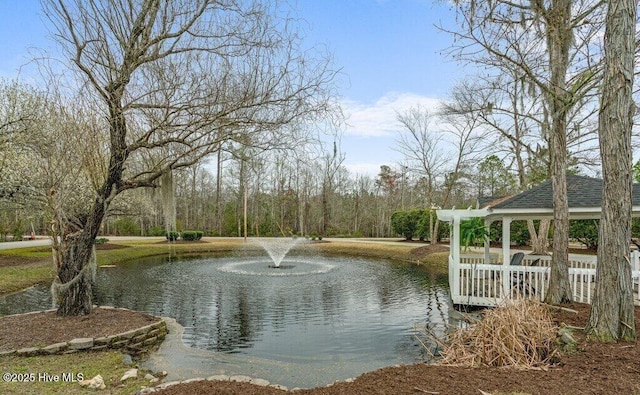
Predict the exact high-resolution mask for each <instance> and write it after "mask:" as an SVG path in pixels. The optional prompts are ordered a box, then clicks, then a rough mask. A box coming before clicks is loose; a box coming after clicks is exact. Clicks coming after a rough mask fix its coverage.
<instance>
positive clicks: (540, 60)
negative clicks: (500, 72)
mask: <svg viewBox="0 0 640 395" xmlns="http://www.w3.org/2000/svg"><path fill="white" fill-rule="evenodd" d="M456 5H457V9H458V11H459V12H458V15H459V17H460V18H461V29H460V30H458V31H451V33H452V34H453V35H454V37H455V38H456V40H457V43H458V44H456V45H455V46H454V48H452V51H451V53H452V55H453V56H455V57H457V58H459V59H467V60H471V61H473V62H477V63H481V64H483V65H485V66H489V67H493V66H494V65H501V66H502V67H506V68H509V69H513V70H518V73H519V74H521V75H522V78H525V79H526V81H528V82H529V83H531V84H534V85H535V86H536V87H537V89H539V91H540V92H541V95H542V96H543V97H544V99H545V102H546V108H547V109H548V112H549V119H550V127H549V143H550V159H551V160H550V162H551V179H552V185H553V189H554V230H555V231H554V237H553V255H554V260H553V265H552V267H551V281H550V285H549V288H548V292H547V294H546V301H547V302H551V303H564V302H568V301H570V300H571V291H570V285H569V274H568V253H567V251H568V229H569V219H568V203H567V189H566V188H567V187H566V167H567V163H568V162H567V119H568V114H569V111H570V110H571V108H572V107H573V106H574V105H575V104H576V103H577V102H578V101H579V100H580V99H581V98H582V97H584V96H585V95H586V94H587V93H588V92H590V91H591V90H593V89H594V88H595V87H596V86H597V84H598V82H599V80H598V77H599V75H600V73H599V68H598V67H599V63H598V61H599V56H597V55H598V54H597V53H594V52H593V48H592V43H593V42H594V41H596V42H597V40H594V37H596V35H597V33H598V31H599V27H600V24H599V23H598V22H599V20H598V14H599V13H601V12H602V8H603V7H602V5H603V2H601V1H595V2H580V3H579V4H576V3H575V2H572V1H570V0H553V1H550V2H543V1H532V2H529V1H515V2H513V1H502V0H496V1H488V2H479V1H470V2H462V1H461V2H457V3H456Z"/></svg>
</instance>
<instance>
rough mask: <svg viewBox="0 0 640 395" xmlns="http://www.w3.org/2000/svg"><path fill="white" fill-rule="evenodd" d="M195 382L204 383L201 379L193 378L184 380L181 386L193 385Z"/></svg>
mask: <svg viewBox="0 0 640 395" xmlns="http://www.w3.org/2000/svg"><path fill="white" fill-rule="evenodd" d="M196 381H204V378H203V377H194V378H192V379H188V380H184V381H183V382H182V384H189V383H195V382H196Z"/></svg>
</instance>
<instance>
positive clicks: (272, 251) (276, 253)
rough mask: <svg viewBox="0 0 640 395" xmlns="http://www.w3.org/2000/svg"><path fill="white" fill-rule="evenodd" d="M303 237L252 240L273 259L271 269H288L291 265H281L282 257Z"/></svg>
mask: <svg viewBox="0 0 640 395" xmlns="http://www.w3.org/2000/svg"><path fill="white" fill-rule="evenodd" d="M303 240H304V239H298V238H264V237H262V238H257V239H253V240H252V241H253V242H254V243H255V244H258V245H259V246H260V247H262V248H263V249H264V250H265V251H266V252H267V254H269V257H270V258H271V260H272V261H273V265H269V267H270V268H272V269H281V268H282V269H290V268H291V265H285V266H281V263H282V261H283V260H284V257H285V256H286V255H287V253H288V252H289V250H291V249H292V248H293V247H294V246H295V245H296V244H299V243H300V242H301V241H303Z"/></svg>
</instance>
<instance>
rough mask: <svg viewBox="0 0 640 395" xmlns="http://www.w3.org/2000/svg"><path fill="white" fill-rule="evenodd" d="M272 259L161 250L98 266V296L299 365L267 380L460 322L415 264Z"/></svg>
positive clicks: (347, 365) (390, 360)
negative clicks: (275, 264)
mask: <svg viewBox="0 0 640 395" xmlns="http://www.w3.org/2000/svg"><path fill="white" fill-rule="evenodd" d="M268 263H269V262H268V261H267V260H264V259H261V258H239V257H223V258H220V257H217V258H191V259H176V258H173V259H171V258H165V257H160V258H158V257H155V258H148V259H143V260H140V261H137V262H135V263H130V264H122V265H118V266H117V267H115V268H101V269H99V271H98V275H97V284H96V286H95V288H94V293H95V303H96V304H98V305H111V306H116V307H126V308H129V309H132V310H138V311H144V312H147V313H150V314H154V315H158V316H169V317H172V318H175V319H176V320H177V322H178V323H180V324H181V325H182V326H183V327H184V335H183V338H182V340H183V342H184V343H185V344H187V345H188V346H190V347H191V348H194V349H199V350H208V351H213V352H216V353H223V354H227V355H229V356H233V357H234V358H235V361H236V362H237V365H239V366H242V365H243V361H247V362H251V363H255V362H256V361H269V362H276V363H277V364H281V365H286V364H289V365H290V366H295V369H296V370H297V372H296V373H295V374H292V375H291V376H292V377H290V378H288V379H287V378H282V377H278V378H276V379H274V378H273V377H271V380H274V382H278V383H280V384H284V385H294V386H302V387H305V386H316V385H322V384H327V383H330V382H332V381H334V380H336V379H345V378H347V377H351V376H356V375H358V374H360V373H362V372H365V371H370V370H375V369H377V368H380V367H384V366H391V365H395V364H410V363H415V362H419V361H423V360H426V359H428V357H429V353H428V352H426V351H425V350H424V348H423V347H422V346H421V345H420V342H419V341H418V340H417V339H416V328H417V327H422V328H424V326H425V325H428V327H429V328H430V329H431V330H432V331H433V332H434V333H435V334H437V335H438V336H443V335H444V333H445V331H446V330H447V328H448V327H449V326H451V325H453V326H455V325H457V323H456V322H454V319H453V318H451V317H450V314H449V311H450V309H451V306H450V302H449V297H448V289H447V286H446V284H445V283H446V279H435V278H433V276H431V275H430V274H429V273H427V272H426V271H425V270H424V269H422V268H420V267H416V266H414V265H407V264H401V263H394V262H389V261H383V260H371V259H356V258H344V257H342V258H323V257H301V256H298V257H291V258H289V257H288V258H285V259H284V261H283V262H282V265H281V267H280V268H279V269H272V268H269V267H268V266H269V265H268ZM443 282H445V283H443ZM48 308H51V299H50V296H49V293H48V287H35V288H32V289H30V290H28V291H25V292H22V293H18V294H14V295H10V296H7V297H5V298H1V299H0V314H15V313H19V312H24V311H32V310H42V309H48ZM220 369H223V368H220ZM305 369H307V370H308V372H307V373H306V376H305V373H304V371H305ZM223 370H224V369H223ZM323 371H326V374H325V375H323V374H322V373H321V372H323ZM237 373H242V372H237ZM203 374H206V373H203ZM260 374H261V375H262V376H265V375H269V372H266V373H265V372H261V373H260ZM336 375H338V376H339V377H336ZM312 376H313V377H312ZM205 377H206V376H205ZM263 378H266V379H268V380H269V379H270V377H263ZM275 380H280V381H275ZM283 381H284V382H283Z"/></svg>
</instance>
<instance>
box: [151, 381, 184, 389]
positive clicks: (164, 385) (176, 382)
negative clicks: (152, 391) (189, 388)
mask: <svg viewBox="0 0 640 395" xmlns="http://www.w3.org/2000/svg"><path fill="white" fill-rule="evenodd" d="M180 383H181V381H169V382H167V383H163V384H160V385H159V386H157V387H156V388H157V389H159V390H163V389H166V388H169V387H173V386H174V385H178V384H180Z"/></svg>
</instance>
